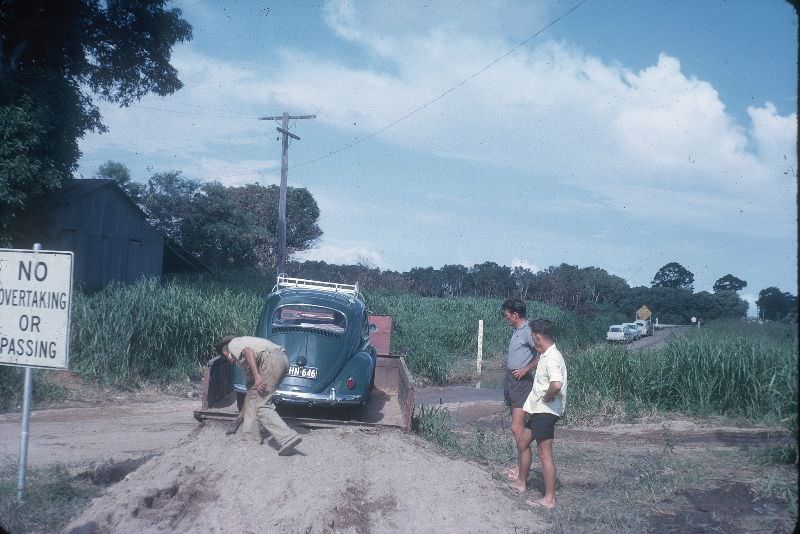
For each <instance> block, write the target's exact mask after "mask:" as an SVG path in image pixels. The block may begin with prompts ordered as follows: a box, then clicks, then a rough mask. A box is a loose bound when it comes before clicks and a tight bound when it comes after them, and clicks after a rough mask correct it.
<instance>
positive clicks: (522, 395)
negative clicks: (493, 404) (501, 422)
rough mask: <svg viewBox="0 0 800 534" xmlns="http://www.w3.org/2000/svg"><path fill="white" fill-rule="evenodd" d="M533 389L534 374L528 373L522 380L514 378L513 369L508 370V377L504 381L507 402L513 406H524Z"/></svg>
mask: <svg viewBox="0 0 800 534" xmlns="http://www.w3.org/2000/svg"><path fill="white" fill-rule="evenodd" d="M531 389H533V376H532V375H531V374H530V373H528V374H527V375H525V376H523V377H522V378H521V379H520V380H517V379H516V378H514V375H512V374H511V371H509V370H506V377H505V380H504V381H503V395H504V396H505V399H506V404H507V405H509V406H510V407H512V408H522V405H523V404H525V399H527V398H528V395H530V393H531Z"/></svg>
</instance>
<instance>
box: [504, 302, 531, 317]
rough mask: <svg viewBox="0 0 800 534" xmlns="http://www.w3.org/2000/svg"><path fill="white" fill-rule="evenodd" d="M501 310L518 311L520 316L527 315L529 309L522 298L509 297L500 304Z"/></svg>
mask: <svg viewBox="0 0 800 534" xmlns="http://www.w3.org/2000/svg"><path fill="white" fill-rule="evenodd" d="M500 309H501V310H507V311H509V312H511V313H516V314H517V315H519V316H520V317H525V314H526V313H527V310H526V309H525V303H524V302H523V301H521V300H520V299H508V300H507V301H505V302H504V303H503V305H502V306H500Z"/></svg>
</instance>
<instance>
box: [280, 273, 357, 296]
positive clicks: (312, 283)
mask: <svg viewBox="0 0 800 534" xmlns="http://www.w3.org/2000/svg"><path fill="white" fill-rule="evenodd" d="M290 287H291V288H302V289H318V290H321V291H330V292H332V293H345V294H347V295H355V296H357V297H359V298H361V293H359V291H358V282H356V283H355V284H339V283H336V282H320V281H318V280H305V279H303V278H290V277H288V276H286V275H285V274H281V275H278V281H277V283H276V284H275V287H274V288H273V291H275V289H282V288H290Z"/></svg>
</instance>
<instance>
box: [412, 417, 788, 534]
mask: <svg viewBox="0 0 800 534" xmlns="http://www.w3.org/2000/svg"><path fill="white" fill-rule="evenodd" d="M482 421H483V422H482V423H480V424H479V425H478V426H477V427H476V425H475V424H474V422H472V423H469V425H468V427H466V428H463V427H461V426H460V425H459V423H458V422H457V418H456V416H454V414H453V413H451V412H450V411H449V410H448V409H447V408H446V407H442V406H437V407H433V408H428V407H425V408H424V409H423V408H420V409H419V410H418V411H417V417H416V419H415V428H416V430H417V432H419V434H420V435H421V436H422V437H424V438H426V439H428V440H430V441H431V442H433V443H434V444H436V446H437V447H439V448H440V449H441V450H442V451H443V452H445V453H447V454H448V455H450V456H454V457H460V458H464V459H467V460H470V461H475V462H478V463H480V464H481V465H484V466H485V467H486V468H487V469H488V470H489V471H490V472H491V473H492V475H493V477H494V478H495V479H496V480H497V481H498V483H499V484H500V485H501V487H503V486H505V485H506V484H507V480H506V478H505V469H506V468H507V467H508V466H510V465H513V464H514V463H515V462H516V450H515V447H514V444H513V442H512V440H511V436H510V431H509V430H508V429H507V428H506V427H505V425H507V424H508V416H507V415H505V414H499V413H498V414H497V418H496V420H495V421H494V422H488V423H487V422H486V420H485V419H484V420H482ZM569 432H570V431H569V428H567V429H563V428H559V429H557V431H556V441H555V442H554V447H553V455H554V460H555V463H556V468H557V486H556V494H557V498H558V507H557V508H556V509H555V510H554V511H543V510H537V513H541V514H543V516H544V518H545V519H546V520H549V521H551V523H552V530H553V531H554V532H614V533H617V532H630V533H634V532H635V533H638V532H667V533H676V534H677V533H683V532H687V531H692V532H788V531H791V528H792V526H793V525H794V524H795V522H796V519H797V492H796V485H797V473H796V471H795V470H793V469H792V468H791V467H790V466H787V465H780V464H776V463H771V464H769V465H763V464H761V465H759V464H758V463H756V462H754V461H753V454H754V451H753V450H752V449H749V450H745V449H740V448H737V447H735V446H725V447H717V446H715V447H697V446H685V447H682V446H670V445H669V444H668V443H667V442H666V441H659V440H658V439H652V440H648V439H635V438H633V437H632V436H631V435H619V436H615V435H613V434H608V433H604V432H602V430H600V429H598V430H597V434H596V435H594V436H593V435H587V434H586V433H587V430H586V429H582V430H581V432H580V433H575V434H572V435H571V434H570V433H569ZM589 432H591V431H589ZM712 433H713V431H712ZM768 448H769V447H766V446H765V447H763V449H764V450H766V449H768ZM759 449H761V447H759ZM528 486H529V489H528V491H527V492H526V493H525V494H523V495H520V494H517V493H516V492H514V491H512V490H510V489H509V490H508V494H509V497H510V498H512V499H515V500H516V501H517V502H518V503H519V506H520V507H526V506H527V505H526V504H525V500H526V499H529V498H536V497H538V496H539V495H540V494H541V493H542V491H543V481H542V477H541V468H540V466H539V460H538V457H537V455H536V449H535V447H534V453H533V464H532V466H531V474H530V477H529V479H528Z"/></svg>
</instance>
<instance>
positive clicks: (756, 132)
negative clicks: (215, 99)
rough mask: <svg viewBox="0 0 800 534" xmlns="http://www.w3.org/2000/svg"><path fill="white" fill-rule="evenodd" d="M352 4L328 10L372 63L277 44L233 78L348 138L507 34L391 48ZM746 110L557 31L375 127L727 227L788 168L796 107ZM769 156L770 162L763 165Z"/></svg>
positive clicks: (421, 40)
mask: <svg viewBox="0 0 800 534" xmlns="http://www.w3.org/2000/svg"><path fill="white" fill-rule="evenodd" d="M332 9H333V8H331V7H330V5H329V11H330V10H332ZM355 9H356V8H355V7H354V5H353V4H347V3H344V4H337V5H336V9H334V10H333V11H331V12H332V13H333V14H331V13H329V17H328V21H329V23H331V24H332V26H333V27H334V29H335V30H336V31H337V33H338V34H339V35H341V36H343V37H346V38H347V39H350V40H354V41H356V42H358V43H361V44H363V45H364V46H366V47H368V50H369V51H370V52H373V53H375V54H377V55H378V56H379V57H380V58H381V59H382V60H383V61H384V62H385V65H384V66H377V67H376V66H371V67H369V68H366V67H352V66H349V65H346V64H344V63H340V62H337V61H335V60H331V58H327V57H316V56H313V55H310V54H307V53H305V52H300V51H296V50H285V51H283V58H284V66H283V69H282V70H281V71H280V73H279V75H278V76H277V77H276V79H275V80H273V81H269V82H258V83H255V84H254V85H252V86H250V87H241V90H242V91H245V92H247V93H249V94H256V93H258V94H260V95H262V96H264V97H266V96H272V97H274V98H275V99H277V100H278V101H279V102H280V103H281V104H283V105H285V106H290V107H295V108H298V109H310V110H315V112H316V113H317V116H318V119H319V120H320V121H322V122H324V123H327V124H329V125H331V126H334V127H337V128H340V129H341V130H342V131H344V132H347V133H348V137H350V136H358V135H360V136H362V137H363V136H364V135H365V134H367V133H370V132H372V131H375V130H377V129H379V128H381V127H383V126H385V125H386V124H389V123H391V122H393V121H394V120H396V119H397V118H399V117H401V116H403V115H404V114H406V113H408V112H409V111H411V110H414V109H415V108H417V107H419V105H421V104H423V103H425V102H427V101H429V100H430V99H431V98H433V97H434V96H436V95H438V94H440V93H441V92H442V91H443V90H445V89H446V88H447V87H450V86H453V85H455V84H456V83H457V82H458V81H460V80H463V79H465V78H466V77H467V76H469V75H471V74H472V73H474V72H476V71H478V70H479V69H480V68H481V67H482V66H483V65H486V64H488V63H489V62H490V61H491V60H493V59H494V58H496V57H499V56H500V55H502V54H503V53H504V52H505V51H506V50H507V49H508V48H509V46H510V43H508V42H503V41H501V40H498V39H496V38H491V37H475V36H473V35H467V34H461V33H448V32H449V31H451V30H450V29H448V28H444V29H442V28H431V29H430V30H429V31H428V32H427V33H423V34H408V33H398V34H396V35H393V36H391V37H392V39H391V40H393V41H394V42H397V43H399V44H398V45H397V46H394V45H393V46H386V43H387V42H388V40H389V37H388V36H385V35H384V36H382V39H380V40H381V43H382V44H380V45H379V44H376V41H375V39H374V35H372V34H370V33H369V32H370V31H371V30H369V29H365V28H361V27H359V26H358V25H357V21H358V20H360V19H359V17H358V13H357V12H356V11H354V10H355ZM387 102H390V103H391V105H387ZM749 113H750V116H751V117H752V122H753V126H752V130H748V129H747V128H745V127H744V126H742V125H741V124H738V123H737V122H736V121H735V119H734V118H733V117H732V116H731V115H730V114H728V113H727V112H726V109H725V105H724V104H723V103H722V101H721V100H720V97H719V94H718V93H717V91H716V90H715V89H714V87H713V86H712V85H711V84H710V83H708V82H705V81H703V80H699V79H697V78H694V77H688V76H687V75H685V74H684V73H683V72H682V70H681V65H680V62H679V61H678V59H677V58H674V57H671V56H668V55H666V54H661V56H660V57H659V58H658V60H657V62H656V63H655V64H654V65H652V66H650V67H648V68H645V69H642V70H640V71H636V72H635V71H631V70H626V69H624V68H621V67H619V66H616V65H608V64H605V63H604V62H603V61H602V60H600V59H599V58H596V57H593V56H590V55H588V54H586V53H585V52H583V51H581V50H578V49H575V48H574V47H572V46H570V45H569V44H566V43H554V42H544V43H541V44H538V45H535V46H531V47H530V48H523V49H520V50H518V51H517V52H515V53H514V54H513V55H512V56H509V57H508V58H506V59H505V60H504V61H502V62H500V63H498V64H496V65H494V66H493V67H492V68H491V69H489V70H487V71H485V72H483V73H482V74H481V75H480V76H478V77H476V78H474V79H472V80H470V81H469V82H468V83H467V84H465V85H463V86H461V87H459V88H458V89H457V90H456V91H454V92H453V93H451V94H448V95H447V96H446V97H444V98H442V99H441V100H439V101H437V102H435V103H432V104H430V105H429V106H427V107H426V108H425V109H424V110H423V111H422V112H420V113H418V114H415V115H413V116H411V117H409V118H408V119H406V120H404V121H403V122H401V123H399V124H398V125H396V126H394V127H393V128H390V129H388V130H386V131H385V132H383V133H381V134H380V135H381V137H384V138H386V139H389V140H391V141H393V142H395V143H398V144H401V145H404V146H407V147H411V148H413V149H416V150H422V151H426V152H431V153H435V154H439V155H444V156H448V157H453V158H460V159H465V160H475V161H484V162H489V163H492V164H496V165H502V166H511V167H516V168H519V169H524V170H526V171H531V170H533V169H535V170H536V173H537V174H540V175H546V176H553V177H555V178H556V179H558V180H559V181H562V182H567V183H572V184H574V186H575V187H577V188H580V189H583V190H588V191H594V192H596V193H597V192H599V193H600V194H601V195H602V196H605V197H606V198H607V199H608V200H607V201H606V202H605V205H606V206H611V207H613V208H615V209H617V210H620V211H622V210H628V211H627V213H636V214H637V215H638V216H641V217H645V218H653V217H658V218H661V219H662V220H666V221H684V222H689V223H691V221H692V220H697V221H698V222H699V223H702V224H706V225H709V226H713V227H714V228H715V229H718V230H721V231H732V232H739V231H740V226H739V225H738V224H737V225H736V226H735V227H734V226H732V225H731V224H730V223H731V220H732V219H731V216H732V215H736V214H737V213H745V214H746V213H750V215H751V218H750V219H742V220H740V221H739V222H740V223H741V224H746V223H748V222H752V220H753V218H752V217H753V215H752V212H753V210H754V209H755V208H752V207H751V206H749V205H746V204H752V205H756V204H760V205H774V200H775V198H776V197H775V196H774V195H773V194H772V193H771V191H774V190H775V189H776V187H778V188H779V187H781V186H786V182H785V181H784V182H781V178H782V176H783V175H782V171H783V170H785V169H787V168H789V167H792V168H794V167H796V161H795V160H796V158H795V156H794V152H793V151H792V150H790V149H789V148H790V147H791V146H792V145H793V143H794V136H795V131H796V129H795V127H794V125H795V124H796V120H797V119H796V114H792V115H790V116H786V117H784V116H780V115H778V114H777V111H776V110H775V108H774V106H772V105H771V104H766V105H765V107H763V108H750V109H749ZM354 123H355V124H356V126H353V124H354ZM751 137H752V139H753V140H754V142H755V144H756V146H755V147H754V146H753V142H751V141H750V140H749V138H751ZM354 150H359V148H356V149H354ZM784 155H785V156H786V159H785V160H784V159H783V156H784ZM778 157H780V164H781V165H782V167H780V166H776V164H775V160H776V159H777V158H778ZM778 170H780V171H781V172H778ZM612 186H617V188H621V189H617V191H623V190H628V188H633V189H630V192H631V202H634V201H638V200H643V205H646V206H647V207H646V209H642V208H641V207H640V208H637V209H633V210H632V209H630V206H622V205H620V202H619V201H618V199H615V198H614V195H615V194H616V193H613V194H608V192H609V190H611V189H612ZM648 188H650V189H651V192H650V193H649V197H648V194H647V191H646V190H647V189H648ZM784 188H785V187H784ZM604 192H605V193H606V194H605V195H603V193H604ZM659 195H661V196H662V197H661V198H660V197H659ZM781 195H785V191H783V190H782V191H781ZM663 196H666V200H669V201H668V202H665V201H664V200H665V199H664V198H663ZM692 199H694V200H692ZM672 200H675V201H676V202H678V201H679V202H681V204H680V205H678V204H676V203H675V202H671V201H672ZM687 200H688V201H689V202H688V204H687ZM692 206H695V207H696V209H697V211H693V209H692ZM742 206H744V207H745V209H744V210H742V209H741V208H742ZM676 208H677V209H676ZM783 211H784V212H783V213H779V214H778V218H779V220H771V219H772V218H773V216H772V213H771V212H770V211H769V210H764V212H763V213H759V214H758V217H759V220H758V222H759V223H762V222H763V223H764V224H758V225H756V226H754V227H753V228H750V229H749V230H748V231H750V232H753V233H760V234H762V235H764V234H767V235H774V233H775V232H783V231H785V222H786V221H787V220H791V219H793V214H794V207H790V208H787V210H783ZM687 215H692V216H693V217H687ZM762 216H763V217H764V218H765V219H766V220H765V221H762V220H761V219H760V217H762ZM733 220H737V219H735V218H734V219H733Z"/></svg>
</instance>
